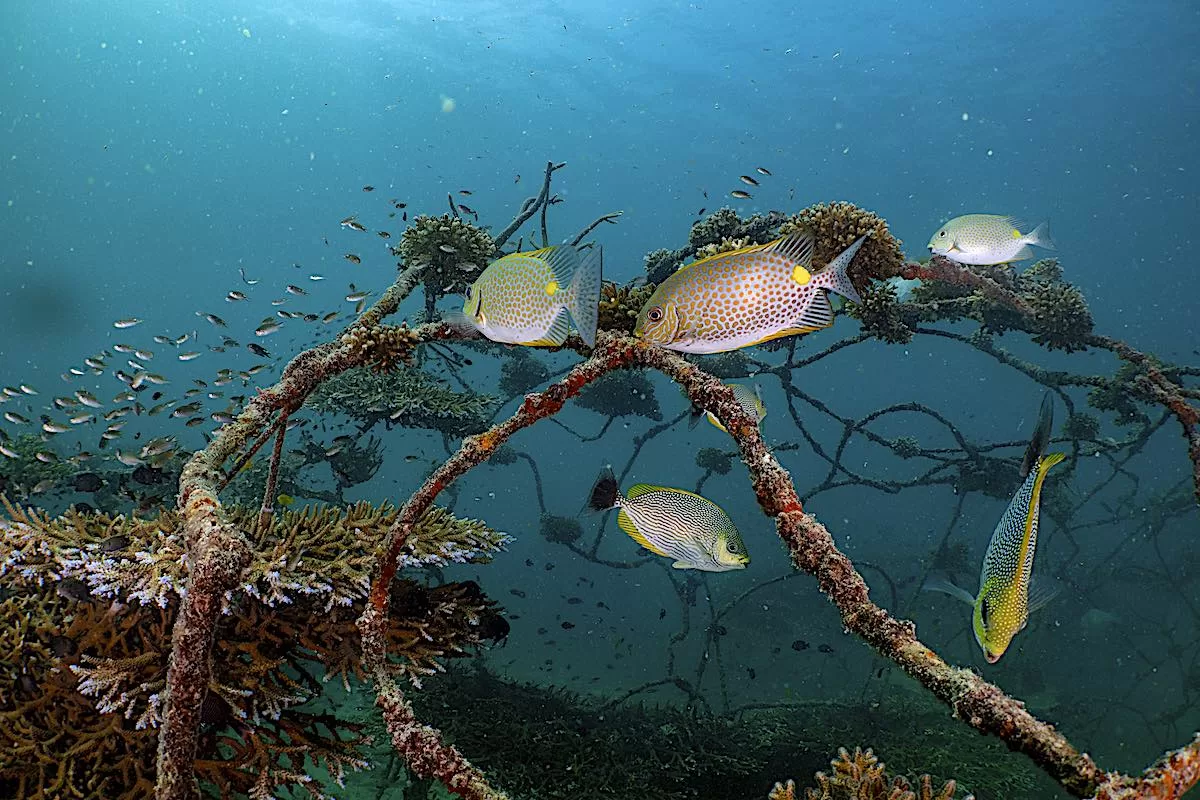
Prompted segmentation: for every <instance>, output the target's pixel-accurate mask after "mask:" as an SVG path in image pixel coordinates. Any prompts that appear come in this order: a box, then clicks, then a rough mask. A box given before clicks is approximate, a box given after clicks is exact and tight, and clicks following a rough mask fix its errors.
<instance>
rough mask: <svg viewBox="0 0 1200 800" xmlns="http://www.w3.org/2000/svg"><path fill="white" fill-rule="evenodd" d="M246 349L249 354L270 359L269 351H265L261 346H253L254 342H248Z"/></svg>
mask: <svg viewBox="0 0 1200 800" xmlns="http://www.w3.org/2000/svg"><path fill="white" fill-rule="evenodd" d="M246 349H247V350H249V351H250V352H251V353H254V355H256V356H260V357H262V358H270V357H271V351H269V350H267V348H265V347H263V346H262V345H261V344H255V343H254V342H250V343H249V344H248V345H246Z"/></svg>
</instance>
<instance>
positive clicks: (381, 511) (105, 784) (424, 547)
mask: <svg viewBox="0 0 1200 800" xmlns="http://www.w3.org/2000/svg"><path fill="white" fill-rule="evenodd" d="M8 510H9V515H10V517H11V519H12V521H11V522H9V521H0V575H2V576H3V577H4V580H5V591H4V592H3V593H0V615H2V618H3V619H5V620H16V621H18V622H19V624H17V625H5V626H2V627H0V795H2V796H5V797H25V798H47V799H48V798H59V797H106V798H119V799H121V800H124V799H125V798H129V799H130V800H132V798H142V797H148V796H150V795H152V794H153V793H154V780H155V777H154V776H155V751H156V746H157V739H158V730H157V726H158V725H159V723H160V718H161V712H162V705H163V688H164V686H165V680H166V669H167V660H168V656H169V643H170V640H171V637H170V631H171V627H172V625H173V624H174V621H175V617H176V614H177V611H178V609H179V602H180V596H181V595H180V592H181V587H183V586H184V582H185V570H186V566H185V563H186V559H185V558H184V557H183V552H182V549H181V545H180V528H181V524H182V523H181V519H180V517H179V515H178V514H176V513H175V512H166V513H163V514H161V515H159V516H157V517H155V518H152V519H147V520H138V519H134V518H131V517H126V516H122V517H110V516H108V515H106V514H86V515H84V514H79V513H75V512H68V514H67V515H65V516H63V517H60V518H57V519H51V518H49V517H47V516H45V515H43V514H41V513H36V512H32V511H31V512H24V511H21V510H18V509H16V508H13V507H11V506H9V507H8ZM227 511H228V513H229V515H230V519H231V522H232V523H233V524H235V525H238V526H240V527H243V529H246V530H253V529H254V521H255V519H256V517H257V513H256V511H252V510H250V509H238V508H229V509H227ZM397 513H398V512H397V509H395V508H393V507H390V506H378V507H377V506H372V505H370V504H368V503H359V504H357V505H353V506H350V507H349V508H346V509H317V508H312V509H308V510H304V511H299V512H290V511H289V512H284V513H282V514H279V515H277V516H276V517H275V519H274V521H273V523H272V525H271V526H270V527H269V528H268V529H267V530H265V531H264V532H263V533H262V534H261V535H260V537H259V539H258V541H257V542H256V551H255V556H254V559H253V561H252V563H251V565H250V568H249V569H248V570H247V572H246V574H245V576H244V583H243V584H242V586H241V587H240V589H239V590H238V591H237V592H235V593H233V594H232V595H231V596H230V597H229V598H228V599H227V603H226V611H227V613H226V614H224V615H223V616H222V621H221V635H220V637H219V639H218V641H217V643H216V646H215V650H214V652H213V655H212V663H213V665H214V672H213V676H212V681H211V682H210V684H209V687H208V697H207V699H206V700H205V703H204V708H203V711H202V713H203V722H204V724H205V728H204V731H203V732H202V737H201V751H200V757H199V759H198V760H197V762H196V772H197V775H198V776H199V777H200V778H201V780H202V781H203V782H204V783H205V784H206V785H208V786H210V787H212V788H213V789H214V790H215V791H216V793H217V794H218V795H219V796H225V797H228V796H236V795H243V796H244V795H246V794H250V795H251V796H262V797H268V796H274V794H275V792H276V790H277V787H281V786H288V785H291V786H296V787H300V786H303V787H305V788H306V789H309V790H310V791H311V790H314V789H315V788H319V787H316V785H315V783H314V781H313V779H312V778H311V777H310V775H309V770H311V769H312V765H313V764H314V763H315V764H318V765H320V766H321V767H322V768H324V769H327V770H328V772H329V774H330V775H332V776H333V777H334V778H335V779H340V778H339V776H340V775H341V774H342V773H343V772H344V771H345V770H347V769H357V768H360V767H362V766H364V765H365V762H364V761H363V759H362V753H361V748H362V745H363V744H364V743H365V741H366V739H365V737H364V735H363V733H362V727H361V725H359V724H357V723H353V722H349V721H346V720H342V719H339V718H337V717H336V716H334V715H333V714H330V713H316V712H314V711H313V710H312V708H311V707H310V706H307V705H305V704H307V703H309V701H311V700H314V699H316V698H318V697H319V696H320V695H321V693H322V688H321V687H322V683H321V682H320V681H319V680H315V679H314V678H312V677H311V674H323V675H324V676H325V677H326V678H339V677H340V678H341V679H342V681H343V683H344V684H346V685H347V686H348V685H349V683H350V681H351V680H354V679H359V678H361V677H362V675H361V663H360V658H359V656H360V652H361V648H360V643H359V632H358V629H357V627H356V626H355V624H354V623H355V619H356V618H357V616H358V614H359V613H360V612H361V610H362V606H363V604H364V600H365V595H366V591H367V588H368V584H369V579H370V570H371V568H372V566H373V565H374V559H373V558H372V556H371V554H370V548H369V547H364V546H363V543H364V542H372V541H379V540H381V539H382V538H383V535H384V533H385V532H386V530H387V529H388V528H389V527H390V526H391V524H392V523H393V522H394V521H395V518H396V514H397ZM114 539H119V540H120V543H121V545H122V546H121V547H119V548H114V547H112V545H111V544H110V543H111V542H112V541H113V540H114ZM504 539H505V537H503V536H502V535H500V534H497V533H496V532H495V531H491V530H490V529H488V528H487V527H486V526H484V525H483V524H482V523H478V522H474V521H471V520H460V519H457V518H455V517H453V516H452V515H451V514H450V513H449V512H447V511H445V510H444V509H440V508H433V509H431V510H430V512H429V513H427V514H426V515H425V516H424V517H422V518H421V520H420V522H419V523H418V525H417V526H416V528H415V529H414V535H413V537H412V539H411V540H410V542H409V546H408V548H407V549H406V553H405V555H404V561H405V563H408V564H419V565H444V564H448V563H451V562H462V561H478V560H480V559H482V558H484V557H485V556H486V553H487V552H489V551H490V550H492V549H495V548H496V547H498V546H500V545H501V544H502V542H503V541H504ZM68 582H69V583H70V585H69V587H68V586H67V583H68ZM391 605H392V616H391V625H390V626H389V628H388V630H387V634H386V635H387V638H388V642H389V645H388V648H389V652H390V653H392V654H394V660H393V661H392V662H391V664H390V667H391V669H392V671H393V672H394V673H396V674H398V675H401V676H403V677H405V678H407V679H409V680H410V681H411V682H413V683H419V682H420V680H421V679H422V678H423V677H424V676H426V675H429V674H431V673H433V672H435V671H437V670H439V669H440V668H441V662H442V661H444V660H445V659H446V658H448V657H453V656H457V655H462V654H463V653H464V651H465V648H467V647H469V646H471V645H475V644H478V643H480V642H481V641H483V640H484V639H486V638H496V637H499V636H501V635H503V633H504V632H505V629H506V625H503V624H502V622H503V621H502V620H499V617H498V615H497V614H496V612H495V609H494V605H493V604H492V603H491V601H489V600H488V599H487V598H486V597H485V596H484V595H483V594H482V592H480V591H479V587H478V586H476V585H475V584H473V583H470V582H468V583H461V584H447V585H444V586H440V587H437V588H434V589H429V588H426V587H424V586H421V585H419V584H416V583H415V582H413V581H409V580H402V581H397V582H396V583H395V584H393V587H392V594H391Z"/></svg>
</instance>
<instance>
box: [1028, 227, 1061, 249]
mask: <svg viewBox="0 0 1200 800" xmlns="http://www.w3.org/2000/svg"><path fill="white" fill-rule="evenodd" d="M1025 241H1027V242H1029V244H1036V245H1037V246H1038V247H1044V248H1045V249H1047V250H1057V249H1058V248H1057V247H1056V246H1055V245H1054V240H1053V239H1051V238H1050V223H1049V221H1047V222H1043V223H1042V224H1041V225H1038V226H1037V227H1036V228H1034V229H1033V230H1032V231H1030V232H1029V233H1027V234H1026V235H1025Z"/></svg>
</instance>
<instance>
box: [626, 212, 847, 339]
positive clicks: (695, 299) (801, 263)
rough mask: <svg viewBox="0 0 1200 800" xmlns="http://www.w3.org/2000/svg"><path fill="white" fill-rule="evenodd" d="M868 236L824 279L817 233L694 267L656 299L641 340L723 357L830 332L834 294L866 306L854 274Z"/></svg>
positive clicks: (641, 319)
mask: <svg viewBox="0 0 1200 800" xmlns="http://www.w3.org/2000/svg"><path fill="white" fill-rule="evenodd" d="M865 238H866V237H860V238H859V239H858V240H857V241H855V242H854V244H852V245H850V246H849V247H847V248H846V249H845V251H843V252H842V253H841V254H840V255H839V256H838V257H837V258H835V259H834V260H833V261H831V262H830V263H829V265H828V266H826V267H825V268H824V269H822V270H820V271H819V272H816V273H814V272H811V271H810V269H809V268H810V267H811V266H812V254H813V236H812V233H811V232H809V231H803V232H800V233H795V234H792V235H791V236H788V237H786V238H783V239H778V240H776V241H774V242H771V243H769V244H764V245H756V246H754V247H746V248H743V249H741V250H734V251H732V252H729V253H720V254H718V255H715V256H712V257H710V258H706V259H703V260H701V261H696V262H694V263H692V264H688V265H687V266H685V267H682V268H681V269H679V270H678V271H677V272H675V274H673V275H671V277H669V278H667V279H666V280H665V281H663V282H662V284H660V285H659V287H658V288H657V289H656V290H655V291H654V294H653V295H651V296H650V299H649V300H648V301H647V302H646V305H645V307H643V308H642V310H641V313H639V314H638V320H637V328H636V329H635V330H634V334H635V335H637V336H641V337H643V338H645V339H646V340H647V341H649V342H651V343H653V344H656V345H658V346H659V347H665V348H667V349H668V350H679V351H682V352H685V353H722V352H725V351H727V350H736V349H737V348H739V347H748V346H750V345H755V344H761V343H762V342H767V341H770V340H771V339H778V338H780V337H783V336H792V335H795V334H802V333H810V332H811V331H816V330H820V329H821V328H828V327H829V326H830V325H832V324H833V306H831V305H830V304H829V292H830V291H834V292H837V293H838V294H840V295H842V296H843V297H846V298H847V299H849V300H851V301H853V302H855V303H859V302H861V300H860V298H859V296H858V292H856V291H855V290H854V286H853V285H852V284H851V283H850V279H849V277H847V275H846V268H847V267H848V266H850V261H851V260H852V259H853V258H854V254H855V253H857V252H858V248H859V247H860V246H862V243H863V240H864V239H865Z"/></svg>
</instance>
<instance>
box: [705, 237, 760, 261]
mask: <svg viewBox="0 0 1200 800" xmlns="http://www.w3.org/2000/svg"><path fill="white" fill-rule="evenodd" d="M750 243H751V242H750V238H749V237H747V236H739V237H734V238H732V239H731V238H729V237H726V238H724V239H722V240H721V241H719V242H711V243H710V244H706V245H704V246H702V247H697V248H696V260H697V261H700V260H702V259H705V258H712V257H713V256H715V255H720V254H721V253H730V252H733V251H734V250H741V249H742V248H743V247H748V246H749V245H750Z"/></svg>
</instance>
